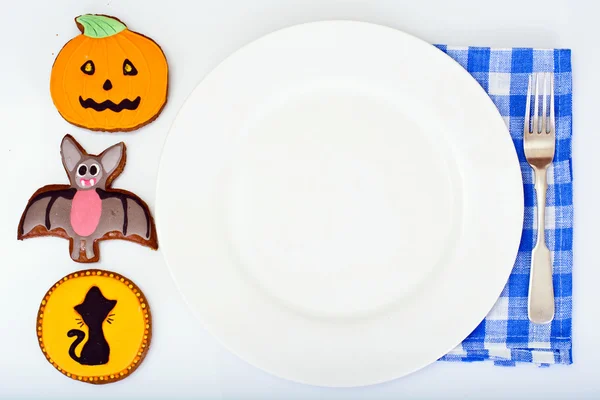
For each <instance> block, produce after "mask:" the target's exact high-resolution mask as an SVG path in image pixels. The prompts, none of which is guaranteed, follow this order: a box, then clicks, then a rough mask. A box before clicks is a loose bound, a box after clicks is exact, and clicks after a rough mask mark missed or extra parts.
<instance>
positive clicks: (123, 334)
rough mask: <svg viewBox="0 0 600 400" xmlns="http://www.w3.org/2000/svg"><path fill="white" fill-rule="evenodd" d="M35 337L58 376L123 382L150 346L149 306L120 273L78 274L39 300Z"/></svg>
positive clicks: (91, 271)
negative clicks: (58, 373)
mask: <svg viewBox="0 0 600 400" xmlns="http://www.w3.org/2000/svg"><path fill="white" fill-rule="evenodd" d="M36 329H37V337H38V341H39V345H40V349H41V350H42V352H43V353H44V355H45V356H46V358H47V360H48V362H50V364H52V365H53V366H54V368H56V369H57V370H58V371H59V372H61V373H62V374H63V375H65V376H67V377H69V378H71V379H74V380H78V381H82V382H86V383H92V384H103V383H111V382H115V381H118V380H120V379H123V378H126V377H128V376H129V375H131V373H132V372H133V371H135V369H136V368H137V367H138V366H139V365H140V363H141V362H142V361H143V359H144V357H145V356H146V353H147V352H148V348H149V346H150V338H151V336H152V322H151V316H150V307H149V306H148V302H147V300H146V297H145V296H144V294H143V293H142V291H141V290H140V289H139V288H138V287H137V286H136V285H135V284H134V283H133V282H132V281H131V280H130V279H128V278H126V277H124V276H123V275H121V274H117V273H115V272H111V271H104V270H99V269H90V270H83V271H77V272H74V273H72V274H69V275H67V276H65V277H64V278H62V279H61V280H60V281H58V282H56V284H54V286H52V287H51V288H50V290H48V292H47V293H46V295H45V296H44V298H43V300H42V302H41V305H40V308H39V311H38V317H37V324H36Z"/></svg>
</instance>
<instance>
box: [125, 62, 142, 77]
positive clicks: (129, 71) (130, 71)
mask: <svg viewBox="0 0 600 400" xmlns="http://www.w3.org/2000/svg"><path fill="white" fill-rule="evenodd" d="M137 73H138V71H137V69H136V68H135V66H134V65H133V63H132V62H131V61H129V60H128V59H125V61H123V75H131V76H133V75H137Z"/></svg>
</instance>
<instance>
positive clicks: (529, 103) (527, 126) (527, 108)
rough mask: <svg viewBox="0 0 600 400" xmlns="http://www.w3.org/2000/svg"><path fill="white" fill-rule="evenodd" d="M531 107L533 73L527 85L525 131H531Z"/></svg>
mask: <svg viewBox="0 0 600 400" xmlns="http://www.w3.org/2000/svg"><path fill="white" fill-rule="evenodd" d="M530 107H531V75H529V84H528V85H527V102H526V104H525V128H524V132H525V133H531V130H530V129H529V123H530V122H531V121H529V108H530Z"/></svg>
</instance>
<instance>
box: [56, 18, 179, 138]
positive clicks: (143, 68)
mask: <svg viewBox="0 0 600 400" xmlns="http://www.w3.org/2000/svg"><path fill="white" fill-rule="evenodd" d="M75 21H76V23H77V27H78V28H79V30H80V31H81V35H79V36H76V37H75V38H73V39H71V40H70V41H69V42H68V43H67V44H66V45H65V46H64V47H63V48H62V50H61V51H60V53H59V54H58V56H57V57H56V60H55V62H54V65H53V66H52V73H51V77H50V93H51V95H52V100H53V102H54V105H55V106H56V108H57V109H58V112H59V113H60V114H61V116H62V117H63V118H64V119H66V120H67V121H68V122H70V123H71V124H73V125H77V126H80V127H83V128H88V129H91V130H96V131H109V132H113V131H131V130H134V129H137V128H139V127H141V126H143V125H146V124H148V123H150V122H152V121H153V120H154V119H156V118H157V117H158V115H159V114H160V112H161V111H162V109H163V107H164V105H165V103H166V101H167V88H168V65H167V60H166V58H165V55H164V53H163V52H162V50H161V48H160V47H159V46H158V45H157V44H156V43H155V42H154V41H153V40H152V39H150V38H148V37H146V36H143V35H140V34H138V33H135V32H132V31H130V30H129V29H127V27H126V26H125V24H123V23H122V22H121V21H119V20H118V19H116V18H113V17H108V16H104V15H82V16H79V17H77V18H75Z"/></svg>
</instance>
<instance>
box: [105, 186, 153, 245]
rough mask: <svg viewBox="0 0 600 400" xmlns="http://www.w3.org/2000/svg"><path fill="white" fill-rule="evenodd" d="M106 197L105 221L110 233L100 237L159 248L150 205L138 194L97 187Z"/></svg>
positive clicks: (106, 229)
mask: <svg viewBox="0 0 600 400" xmlns="http://www.w3.org/2000/svg"><path fill="white" fill-rule="evenodd" d="M96 191H97V193H98V195H99V196H100V199H101V200H102V215H104V216H106V217H103V219H102V221H101V222H100V226H99V227H98V229H99V231H100V232H106V233H105V234H104V236H102V238H101V239H100V240H105V239H123V240H129V241H132V242H136V243H139V244H142V245H145V246H148V247H150V248H152V249H154V250H156V249H158V239H157V235H156V226H155V224H154V219H153V218H152V215H151V214H150V210H149V209H148V205H147V204H146V203H145V202H144V201H143V200H142V199H140V198H139V197H138V196H136V195H135V194H133V193H131V192H128V191H125V190H119V189H108V190H102V189H96Z"/></svg>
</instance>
